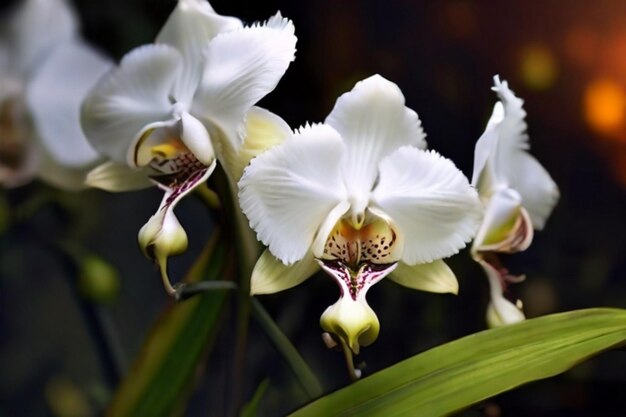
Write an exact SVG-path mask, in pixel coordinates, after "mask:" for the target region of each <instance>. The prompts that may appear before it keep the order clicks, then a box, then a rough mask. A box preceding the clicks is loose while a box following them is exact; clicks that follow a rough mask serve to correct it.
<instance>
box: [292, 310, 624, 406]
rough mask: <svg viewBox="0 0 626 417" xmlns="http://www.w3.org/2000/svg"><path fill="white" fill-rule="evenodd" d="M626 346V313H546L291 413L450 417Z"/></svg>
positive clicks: (386, 372)
mask: <svg viewBox="0 0 626 417" xmlns="http://www.w3.org/2000/svg"><path fill="white" fill-rule="evenodd" d="M625 342H626V310H618V309H605V308H597V309H588V310H578V311H572V312H568V313H560V314H554V315H549V316H544V317H540V318H536V319H532V320H527V321H525V322H522V323H518V324H515V325H511V326H506V327H502V328H498V329H492V330H486V331H483V332H480V333H476V334H473V335H470V336H467V337H464V338H461V339H458V340H455V341H453V342H450V343H446V344H444V345H441V346H438V347H435V348H433V349H430V350H428V351H426V352H423V353H421V354H419V355H416V356H413V357H411V358H409V359H407V360H404V361H402V362H399V363H397V364H396V365H393V366H391V367H389V368H387V369H384V370H382V371H380V372H378V373H375V374H373V375H371V376H369V377H367V378H364V379H362V380H360V381H357V382H355V383H354V384H352V385H350V386H348V387H345V388H343V389H340V390H338V391H336V392H334V393H331V394H329V395H326V396H324V397H322V398H320V399H319V400H317V401H314V402H312V403H310V404H309V405H307V406H305V407H303V408H301V409H300V410H297V411H296V412H295V413H293V414H292V416H294V417H305V416H348V415H349V416H380V415H389V416H428V417H430V416H443V415H448V414H450V413H452V412H454V411H458V410H461V409H463V408H465V407H467V406H469V405H471V404H474V403H476V402H479V401H481V400H484V399H486V398H489V397H491V396H494V395H496V394H499V393H501V392H504V391H507V390H510V389H512V388H515V387H517V386H519V385H521V384H524V383H527V382H530V381H535V380H538V379H542V378H547V377H550V376H553V375H556V374H559V373H561V372H564V371H566V370H567V369H569V368H571V367H572V366H574V365H576V364H577V363H580V362H582V361H584V360H586V359H587V358H589V357H591V356H593V355H595V354H597V353H600V352H602V351H605V350H607V349H610V348H613V347H616V346H618V345H621V344H624V343H625Z"/></svg>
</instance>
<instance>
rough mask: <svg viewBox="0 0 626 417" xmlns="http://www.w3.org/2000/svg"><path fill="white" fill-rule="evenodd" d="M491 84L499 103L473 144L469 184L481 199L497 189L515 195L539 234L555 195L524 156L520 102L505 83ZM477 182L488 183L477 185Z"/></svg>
mask: <svg viewBox="0 0 626 417" xmlns="http://www.w3.org/2000/svg"><path fill="white" fill-rule="evenodd" d="M494 84H495V85H494V87H493V90H494V91H495V92H496V93H497V94H498V97H499V98H500V100H501V101H500V102H498V103H496V105H495V106H494V111H493V115H492V116H491V119H490V120H489V123H488V124H487V128H486V129H485V133H483V135H482V136H481V137H480V139H479V140H478V142H477V143H476V150H475V157H474V175H473V178H472V184H474V185H476V186H478V187H479V190H480V193H481V195H485V194H487V195H488V194H491V193H492V192H493V191H494V190H496V189H498V188H501V187H511V188H513V189H515V190H516V191H518V192H519V193H520V194H521V196H522V205H523V206H524V207H525V208H526V210H527V211H528V214H529V215H530V218H531V220H532V223H533V227H534V228H535V229H537V230H540V229H542V228H543V226H544V224H545V221H546V219H547V218H548V216H549V215H550V213H551V212H552V209H553V208H554V206H555V205H556V203H557V201H558V199H559V191H558V188H557V186H556V184H555V183H554V181H553V180H552V178H551V177H550V175H549V174H548V172H547V171H546V170H545V169H544V168H543V167H542V166H541V164H539V162H537V160H536V159H535V158H534V157H533V156H532V155H530V154H529V153H528V152H527V151H528V149H529V148H530V145H529V143H528V135H527V133H526V128H527V126H526V122H525V121H524V118H525V117H526V112H525V111H524V109H523V107H522V105H523V101H522V100H521V99H520V98H518V97H516V96H515V94H514V93H513V91H511V89H510V88H509V86H508V83H507V82H506V81H502V82H501V81H500V79H499V78H498V77H497V76H496V77H494ZM481 178H482V179H483V180H484V179H487V180H488V181H487V182H486V183H481V184H479V183H478V180H479V179H481Z"/></svg>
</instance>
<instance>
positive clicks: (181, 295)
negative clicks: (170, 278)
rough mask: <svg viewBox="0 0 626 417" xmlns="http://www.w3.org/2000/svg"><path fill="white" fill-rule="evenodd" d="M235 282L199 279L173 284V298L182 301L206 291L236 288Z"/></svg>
mask: <svg viewBox="0 0 626 417" xmlns="http://www.w3.org/2000/svg"><path fill="white" fill-rule="evenodd" d="M236 289H237V284H236V283H235V282H233V281H200V282H195V283H193V284H186V283H180V284H178V285H176V286H175V289H174V298H175V299H176V301H184V300H186V299H188V298H191V297H193V296H194V295H198V294H201V293H204V292H207V291H215V290H236Z"/></svg>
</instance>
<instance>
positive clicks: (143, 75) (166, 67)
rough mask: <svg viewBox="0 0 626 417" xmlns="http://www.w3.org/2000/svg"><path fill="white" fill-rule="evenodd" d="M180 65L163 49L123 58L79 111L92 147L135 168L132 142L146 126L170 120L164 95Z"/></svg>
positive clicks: (139, 50)
mask: <svg viewBox="0 0 626 417" xmlns="http://www.w3.org/2000/svg"><path fill="white" fill-rule="evenodd" d="M181 67H182V59H181V56H180V53H178V51H177V50H176V49H174V48H172V47H171V46H168V45H145V46H141V47H139V48H136V49H134V50H132V51H131V52H129V53H128V54H126V56H124V58H123V59H122V61H121V63H120V65H119V67H117V68H114V69H113V70H112V71H110V72H109V73H108V74H106V75H105V76H104V77H103V78H102V79H100V81H99V82H98V84H97V85H96V86H95V87H94V89H93V90H92V91H91V92H90V93H89V95H88V96H87V98H86V100H85V102H84V103H83V107H82V118H81V122H82V126H83V130H84V131H85V134H86V135H87V138H88V139H89V141H90V142H91V144H92V145H93V147H94V148H95V149H96V150H97V151H98V152H100V153H101V154H103V155H106V156H108V157H109V158H111V159H112V160H114V161H116V162H119V163H128V164H129V165H134V163H133V161H132V160H133V158H134V150H135V147H136V142H137V141H138V140H139V138H140V137H141V134H142V131H143V130H144V129H145V128H146V126H147V125H149V124H150V123H153V122H157V121H165V120H169V119H170V118H171V116H170V113H171V109H172V103H171V102H170V100H169V96H170V93H171V90H172V86H173V85H174V82H175V80H176V79H177V77H178V73H179V71H180V70H181Z"/></svg>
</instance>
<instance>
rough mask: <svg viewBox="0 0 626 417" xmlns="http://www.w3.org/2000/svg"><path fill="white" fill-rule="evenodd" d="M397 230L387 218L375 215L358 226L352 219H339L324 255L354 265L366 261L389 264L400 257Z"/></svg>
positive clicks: (355, 267)
mask: <svg viewBox="0 0 626 417" xmlns="http://www.w3.org/2000/svg"><path fill="white" fill-rule="evenodd" d="M397 240H398V239H397V235H396V232H395V231H394V230H393V229H392V228H391V227H390V226H389V224H388V223H387V222H385V221H384V220H380V219H376V220H374V221H372V222H370V223H367V224H365V225H363V226H362V227H360V228H359V229H357V228H355V227H354V226H353V225H352V223H351V222H350V221H349V220H344V219H342V220H339V222H337V225H335V228H334V229H333V231H332V232H331V233H330V236H329V237H328V240H327V241H326V246H325V247H324V255H323V257H322V258H323V259H334V260H339V261H341V262H342V263H344V264H345V265H347V266H349V267H350V268H352V269H358V267H359V265H361V264H363V263H370V264H379V265H384V264H390V263H393V262H395V261H397V259H395V257H394V250H395V249H396V246H397V245H396V244H397Z"/></svg>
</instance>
